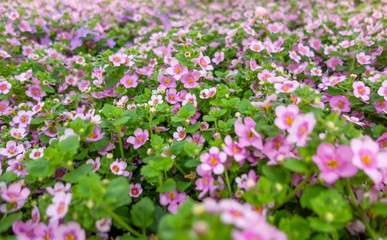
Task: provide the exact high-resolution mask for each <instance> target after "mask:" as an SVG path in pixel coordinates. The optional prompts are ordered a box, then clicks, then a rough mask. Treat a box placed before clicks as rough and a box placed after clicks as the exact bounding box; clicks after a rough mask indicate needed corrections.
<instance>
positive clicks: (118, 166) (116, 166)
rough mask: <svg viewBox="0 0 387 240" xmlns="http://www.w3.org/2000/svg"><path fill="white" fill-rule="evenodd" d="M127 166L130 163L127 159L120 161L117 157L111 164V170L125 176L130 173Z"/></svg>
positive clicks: (115, 173)
mask: <svg viewBox="0 0 387 240" xmlns="http://www.w3.org/2000/svg"><path fill="white" fill-rule="evenodd" d="M127 166H128V164H127V163H126V162H125V161H119V160H118V159H116V160H115V161H114V162H112V163H111V164H110V171H111V172H112V173H113V174H114V175H122V176H124V177H128V176H129V175H130V173H129V172H128V171H125V168H126V167H127Z"/></svg>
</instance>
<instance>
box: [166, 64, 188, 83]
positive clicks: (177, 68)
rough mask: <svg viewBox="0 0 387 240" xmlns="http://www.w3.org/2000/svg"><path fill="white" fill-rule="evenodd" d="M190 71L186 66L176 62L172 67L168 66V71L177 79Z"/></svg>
mask: <svg viewBox="0 0 387 240" xmlns="http://www.w3.org/2000/svg"><path fill="white" fill-rule="evenodd" d="M187 72H188V68H187V67H186V66H183V65H180V64H179V63H178V62H176V63H175V64H174V65H171V67H169V68H167V70H166V73H167V74H169V75H172V76H173V77H174V78H175V79H176V80H180V78H181V77H182V76H183V75H184V74H186V73H187Z"/></svg>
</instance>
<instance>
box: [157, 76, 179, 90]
mask: <svg viewBox="0 0 387 240" xmlns="http://www.w3.org/2000/svg"><path fill="white" fill-rule="evenodd" d="M157 80H158V81H159V83H160V85H159V88H160V89H166V88H175V87H176V81H175V79H174V78H173V77H172V76H164V75H162V74H159V76H158V77H157ZM175 91H176V90H175Z"/></svg>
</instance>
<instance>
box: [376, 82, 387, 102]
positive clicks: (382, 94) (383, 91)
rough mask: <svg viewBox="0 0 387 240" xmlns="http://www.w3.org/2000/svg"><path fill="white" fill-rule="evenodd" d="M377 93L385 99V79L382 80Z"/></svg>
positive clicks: (386, 90)
mask: <svg viewBox="0 0 387 240" xmlns="http://www.w3.org/2000/svg"><path fill="white" fill-rule="evenodd" d="M378 94H379V95H380V96H382V97H384V100H386V101H387V80H384V81H383V83H382V86H381V87H380V88H379V90H378Z"/></svg>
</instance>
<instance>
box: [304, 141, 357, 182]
mask: <svg viewBox="0 0 387 240" xmlns="http://www.w3.org/2000/svg"><path fill="white" fill-rule="evenodd" d="M352 156H353V153H352V150H351V148H350V147H349V146H345V145H340V146H338V148H337V149H335V147H334V146H333V145H331V144H329V143H322V144H320V146H319V147H318V148H317V155H314V156H313V157H312V160H313V161H314V162H315V163H316V164H317V166H318V168H319V169H320V171H321V173H320V177H321V178H322V179H323V180H324V181H326V182H327V183H329V184H332V183H334V182H336V180H337V179H338V178H340V177H342V178H349V177H353V176H355V175H356V173H357V168H356V167H355V166H354V165H352V162H351V161H352Z"/></svg>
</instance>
